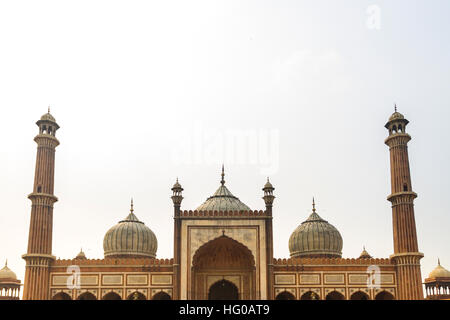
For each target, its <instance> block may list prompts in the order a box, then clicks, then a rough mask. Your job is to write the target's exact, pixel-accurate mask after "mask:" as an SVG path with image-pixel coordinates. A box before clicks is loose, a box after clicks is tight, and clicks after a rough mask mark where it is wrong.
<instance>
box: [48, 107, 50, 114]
mask: <svg viewBox="0 0 450 320" xmlns="http://www.w3.org/2000/svg"><path fill="white" fill-rule="evenodd" d="M48 113H50V105H49V106H48Z"/></svg>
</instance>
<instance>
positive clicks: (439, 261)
mask: <svg viewBox="0 0 450 320" xmlns="http://www.w3.org/2000/svg"><path fill="white" fill-rule="evenodd" d="M438 265H439V266H440V265H441V260H439V258H438Z"/></svg>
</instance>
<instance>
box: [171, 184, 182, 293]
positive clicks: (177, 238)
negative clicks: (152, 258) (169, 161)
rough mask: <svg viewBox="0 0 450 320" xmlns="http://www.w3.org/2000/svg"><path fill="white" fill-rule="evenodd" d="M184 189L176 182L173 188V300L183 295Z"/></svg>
mask: <svg viewBox="0 0 450 320" xmlns="http://www.w3.org/2000/svg"><path fill="white" fill-rule="evenodd" d="M182 192H183V188H182V187H181V185H180V183H179V182H178V178H177V182H175V184H174V185H173V187H172V201H173V211H174V216H173V219H174V230H173V237H174V241H173V275H174V279H175V281H174V282H175V283H174V290H173V299H174V300H178V299H180V294H181V291H180V290H181V274H180V272H181V270H180V262H181V218H180V213H181V209H180V207H181V201H183V195H182Z"/></svg>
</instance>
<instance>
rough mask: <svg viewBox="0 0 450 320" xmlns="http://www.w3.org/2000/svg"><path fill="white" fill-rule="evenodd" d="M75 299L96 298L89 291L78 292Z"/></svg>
mask: <svg viewBox="0 0 450 320" xmlns="http://www.w3.org/2000/svg"><path fill="white" fill-rule="evenodd" d="M77 300H97V298H96V297H95V296H94V295H93V294H92V293H90V292H84V293H82V294H80V295H79V296H78V298H77Z"/></svg>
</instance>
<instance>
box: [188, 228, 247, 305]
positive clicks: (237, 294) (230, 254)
mask: <svg viewBox="0 0 450 320" xmlns="http://www.w3.org/2000/svg"><path fill="white" fill-rule="evenodd" d="M255 281H256V280H255V259H254V257H253V255H252V253H251V251H250V250H249V249H248V248H247V247H246V246H244V245H243V244H242V243H240V242H238V241H236V240H234V239H232V238H230V237H227V236H225V235H222V236H221V237H218V238H216V239H214V240H211V241H209V242H207V243H206V244H204V245H203V246H201V247H200V248H199V249H198V250H197V251H196V253H195V254H194V257H193V260H192V288H193V290H192V291H193V292H192V293H193V294H192V295H193V298H194V299H200V300H204V299H212V300H222V299H228V300H235V299H255V298H256V293H255V286H256V284H255Z"/></svg>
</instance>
